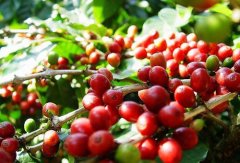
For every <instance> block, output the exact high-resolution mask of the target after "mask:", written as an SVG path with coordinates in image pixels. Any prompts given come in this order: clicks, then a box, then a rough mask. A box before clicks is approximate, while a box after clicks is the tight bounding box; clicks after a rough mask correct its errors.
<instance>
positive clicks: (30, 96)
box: [27, 93, 38, 105]
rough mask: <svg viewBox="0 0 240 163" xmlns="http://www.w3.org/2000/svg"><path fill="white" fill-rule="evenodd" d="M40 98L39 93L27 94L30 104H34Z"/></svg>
mask: <svg viewBox="0 0 240 163" xmlns="http://www.w3.org/2000/svg"><path fill="white" fill-rule="evenodd" d="M37 99H38V95H37V93H29V94H28V96H27V101H28V103H29V104H30V105H33V104H34V103H35V102H36V100H37Z"/></svg>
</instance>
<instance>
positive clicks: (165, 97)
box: [138, 86, 170, 113]
mask: <svg viewBox="0 0 240 163" xmlns="http://www.w3.org/2000/svg"><path fill="white" fill-rule="evenodd" d="M138 96H139V98H140V99H141V100H142V101H143V102H144V104H145V105H146V106H147V109H148V110H149V111H151V112H154V113H157V112H158V111H159V109H161V108H162V107H163V106H165V105H167V104H169V102H170V95H169V93H168V92H167V90H166V89H165V88H163V87H162V86H152V87H151V88H148V89H144V90H141V91H138Z"/></svg>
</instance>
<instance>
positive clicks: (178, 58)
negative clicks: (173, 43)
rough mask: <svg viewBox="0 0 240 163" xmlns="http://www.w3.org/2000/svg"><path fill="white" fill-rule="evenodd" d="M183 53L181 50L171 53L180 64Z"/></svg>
mask: <svg viewBox="0 0 240 163" xmlns="http://www.w3.org/2000/svg"><path fill="white" fill-rule="evenodd" d="M185 55H186V54H185V53H184V51H183V50H182V49H181V48H176V49H174V51H173V58H174V59H175V60H176V61H177V62H181V61H183V60H184V59H185Z"/></svg>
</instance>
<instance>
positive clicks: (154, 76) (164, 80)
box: [149, 66, 169, 87]
mask: <svg viewBox="0 0 240 163" xmlns="http://www.w3.org/2000/svg"><path fill="white" fill-rule="evenodd" d="M149 80H150V82H151V83H152V84H153V85H160V86H163V87H167V85H168V80H169V77H168V74H167V72H166V70H165V69H164V68H162V67H160V66H154V67H153V68H152V69H151V70H150V71H149Z"/></svg>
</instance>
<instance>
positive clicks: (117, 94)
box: [102, 89, 123, 106]
mask: <svg viewBox="0 0 240 163" xmlns="http://www.w3.org/2000/svg"><path fill="white" fill-rule="evenodd" d="M102 99H103V102H104V103H105V104H106V105H111V106H117V105H119V104H121V103H122V101H123V92H122V91H121V90H117V89H109V90H107V91H106V92H105V93H104V94H103V96H102Z"/></svg>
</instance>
